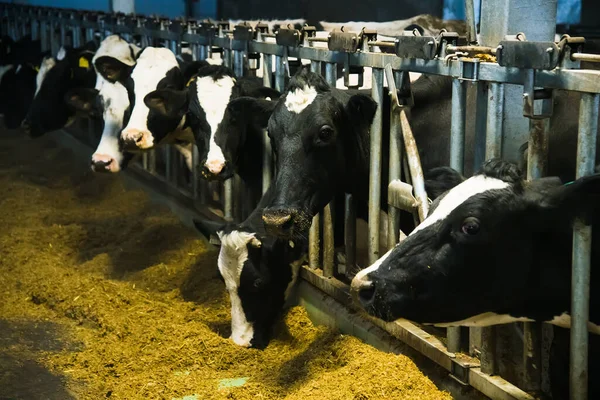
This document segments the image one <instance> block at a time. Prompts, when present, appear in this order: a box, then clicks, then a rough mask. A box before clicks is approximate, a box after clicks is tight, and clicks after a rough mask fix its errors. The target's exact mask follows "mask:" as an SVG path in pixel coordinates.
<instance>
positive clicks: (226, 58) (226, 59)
mask: <svg viewBox="0 0 600 400" xmlns="http://www.w3.org/2000/svg"><path fill="white" fill-rule="evenodd" d="M222 55H223V65H224V66H226V67H229V68H231V50H230V49H223V53H222Z"/></svg>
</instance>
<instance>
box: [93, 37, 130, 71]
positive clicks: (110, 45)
mask: <svg viewBox="0 0 600 400" xmlns="http://www.w3.org/2000/svg"><path fill="white" fill-rule="evenodd" d="M137 53H139V47H137V46H135V45H133V44H129V43H127V42H126V41H125V40H123V39H122V38H121V37H120V36H119V35H110V36H107V37H106V39H104V40H103V41H102V43H100V47H98V51H96V53H95V54H94V58H92V62H93V63H94V64H95V63H96V60H97V59H98V58H100V57H105V56H108V57H112V58H114V59H116V60H119V61H120V62H122V63H123V64H125V65H129V66H130V67H131V66H133V65H135V62H136V60H135V58H134V57H135V55H136V54H137Z"/></svg>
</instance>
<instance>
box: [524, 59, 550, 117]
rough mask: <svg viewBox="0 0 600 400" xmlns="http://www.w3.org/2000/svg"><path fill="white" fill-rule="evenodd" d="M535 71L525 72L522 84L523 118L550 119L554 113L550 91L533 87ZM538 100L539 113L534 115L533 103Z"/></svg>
mask: <svg viewBox="0 0 600 400" xmlns="http://www.w3.org/2000/svg"><path fill="white" fill-rule="evenodd" d="M534 82H535V70H529V71H526V75H525V82H524V83H523V116H524V117H527V118H531V119H544V118H550V117H551V116H552V112H553V111H554V101H553V98H552V95H553V91H552V89H536V88H535V87H534ZM536 100H540V101H541V106H539V110H540V111H539V113H536V107H535V104H536V103H535V101H536Z"/></svg>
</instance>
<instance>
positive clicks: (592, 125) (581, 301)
mask: <svg viewBox="0 0 600 400" xmlns="http://www.w3.org/2000/svg"><path fill="white" fill-rule="evenodd" d="M599 99H600V95H598V94H588V93H582V94H581V103H580V106H579V136H578V140H577V178H581V177H583V176H586V175H591V174H593V173H594V166H595V165H594V164H595V160H596V142H597V135H598V104H599ZM591 254H592V227H591V226H589V225H586V224H585V221H583V220H581V219H577V220H575V223H574V225H573V267H572V268H573V270H572V276H571V315H572V321H571V359H570V379H569V381H570V389H571V390H570V393H571V400H586V399H587V398H588V347H589V344H588V319H589V313H590V266H591Z"/></svg>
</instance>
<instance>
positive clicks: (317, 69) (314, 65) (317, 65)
mask: <svg viewBox="0 0 600 400" xmlns="http://www.w3.org/2000/svg"><path fill="white" fill-rule="evenodd" d="M310 72H314V73H315V74H319V75H320V74H321V61H311V62H310Z"/></svg>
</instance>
